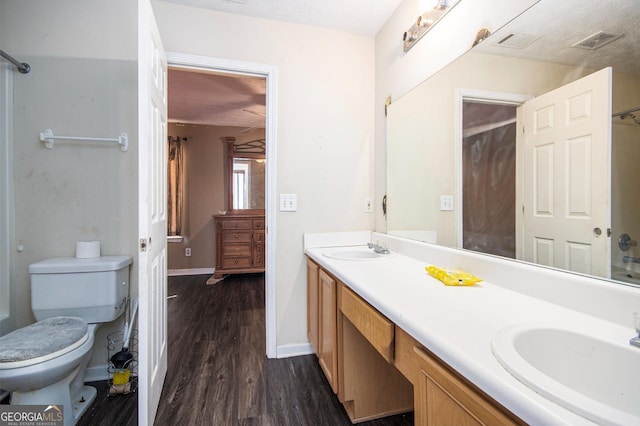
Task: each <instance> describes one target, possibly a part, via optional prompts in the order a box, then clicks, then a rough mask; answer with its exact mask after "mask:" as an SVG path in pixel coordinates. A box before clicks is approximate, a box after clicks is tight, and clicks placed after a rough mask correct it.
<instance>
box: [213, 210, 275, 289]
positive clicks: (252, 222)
mask: <svg viewBox="0 0 640 426" xmlns="http://www.w3.org/2000/svg"><path fill="white" fill-rule="evenodd" d="M213 219H214V221H215V228H216V270H215V272H214V275H213V276H214V277H215V278H222V277H224V276H225V275H229V274H246V273H253V272H264V267H265V255H264V253H265V216H264V214H230V215H215V216H213Z"/></svg>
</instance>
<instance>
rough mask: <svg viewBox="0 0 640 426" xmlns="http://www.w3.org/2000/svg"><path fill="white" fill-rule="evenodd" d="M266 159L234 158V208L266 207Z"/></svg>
mask: <svg viewBox="0 0 640 426" xmlns="http://www.w3.org/2000/svg"><path fill="white" fill-rule="evenodd" d="M264 171H265V160H264V159H250V158H234V159H233V178H232V188H233V209H234V210H245V209H264V185H265V181H264V176H265V173H264Z"/></svg>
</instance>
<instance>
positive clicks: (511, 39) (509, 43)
mask: <svg viewBox="0 0 640 426" xmlns="http://www.w3.org/2000/svg"><path fill="white" fill-rule="evenodd" d="M539 38H540V36H535V35H531V34H509V35H508V36H506V37H503V38H502V40H500V41H498V42H496V43H495V45H496V46H500V47H509V48H511V49H524V48H525V47H527V46H528V45H530V44H531V43H533V42H534V41H536V40H537V39H539Z"/></svg>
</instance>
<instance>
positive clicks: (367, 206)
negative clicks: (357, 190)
mask: <svg viewBox="0 0 640 426" xmlns="http://www.w3.org/2000/svg"><path fill="white" fill-rule="evenodd" d="M364 212H365V213H373V200H372V199H371V197H367V198H365V200H364Z"/></svg>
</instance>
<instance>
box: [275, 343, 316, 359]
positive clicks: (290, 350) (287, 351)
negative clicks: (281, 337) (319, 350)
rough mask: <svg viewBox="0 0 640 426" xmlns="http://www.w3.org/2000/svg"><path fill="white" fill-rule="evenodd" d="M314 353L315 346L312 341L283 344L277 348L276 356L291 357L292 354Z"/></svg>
mask: <svg viewBox="0 0 640 426" xmlns="http://www.w3.org/2000/svg"><path fill="white" fill-rule="evenodd" d="M313 353H314V352H313V347H312V346H311V344H310V343H301V344H295V345H282V346H278V347H277V348H276V358H289V357H292V356H300V355H310V354H313Z"/></svg>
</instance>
